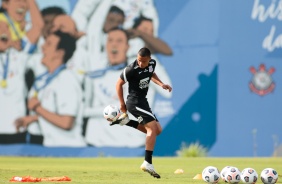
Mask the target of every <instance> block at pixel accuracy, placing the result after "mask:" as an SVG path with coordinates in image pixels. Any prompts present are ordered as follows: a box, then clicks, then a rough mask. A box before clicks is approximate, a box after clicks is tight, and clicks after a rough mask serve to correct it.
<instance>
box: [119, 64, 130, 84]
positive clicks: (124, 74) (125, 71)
mask: <svg viewBox="0 0 282 184" xmlns="http://www.w3.org/2000/svg"><path fill="white" fill-rule="evenodd" d="M132 75H133V70H131V69H130V67H126V68H124V69H123V71H122V73H121V74H120V78H121V79H122V80H123V81H124V82H128V81H129V80H130V78H132Z"/></svg>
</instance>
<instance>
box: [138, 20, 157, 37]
mask: <svg viewBox="0 0 282 184" xmlns="http://www.w3.org/2000/svg"><path fill="white" fill-rule="evenodd" d="M137 30H139V31H142V32H144V33H147V34H148V35H153V34H154V28H153V23H152V21H149V20H143V21H142V22H141V24H140V25H139V26H138V27H137Z"/></svg>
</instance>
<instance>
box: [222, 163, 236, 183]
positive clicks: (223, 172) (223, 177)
mask: <svg viewBox="0 0 282 184" xmlns="http://www.w3.org/2000/svg"><path fill="white" fill-rule="evenodd" d="M230 167H233V166H225V167H224V168H223V169H222V170H221V171H220V177H221V179H222V181H224V182H226V181H225V173H226V171H227V169H228V168H230Z"/></svg>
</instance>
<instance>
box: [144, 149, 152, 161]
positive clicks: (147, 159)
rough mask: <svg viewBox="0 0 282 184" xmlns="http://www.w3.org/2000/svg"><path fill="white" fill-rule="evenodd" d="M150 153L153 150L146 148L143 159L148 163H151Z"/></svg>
mask: <svg viewBox="0 0 282 184" xmlns="http://www.w3.org/2000/svg"><path fill="white" fill-rule="evenodd" d="M152 155H153V151H149V150H146V151H145V160H146V161H147V162H148V163H149V164H152Z"/></svg>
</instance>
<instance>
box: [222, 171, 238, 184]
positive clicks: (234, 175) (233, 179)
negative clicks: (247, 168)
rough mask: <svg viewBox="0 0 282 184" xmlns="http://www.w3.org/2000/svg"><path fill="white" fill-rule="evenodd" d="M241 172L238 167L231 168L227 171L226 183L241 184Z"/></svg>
mask: <svg viewBox="0 0 282 184" xmlns="http://www.w3.org/2000/svg"><path fill="white" fill-rule="evenodd" d="M240 175H241V172H240V170H239V169H238V168H237V167H230V168H227V169H226V173H225V181H226V182H228V183H234V184H237V183H239V182H240V179H241V177H240Z"/></svg>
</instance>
